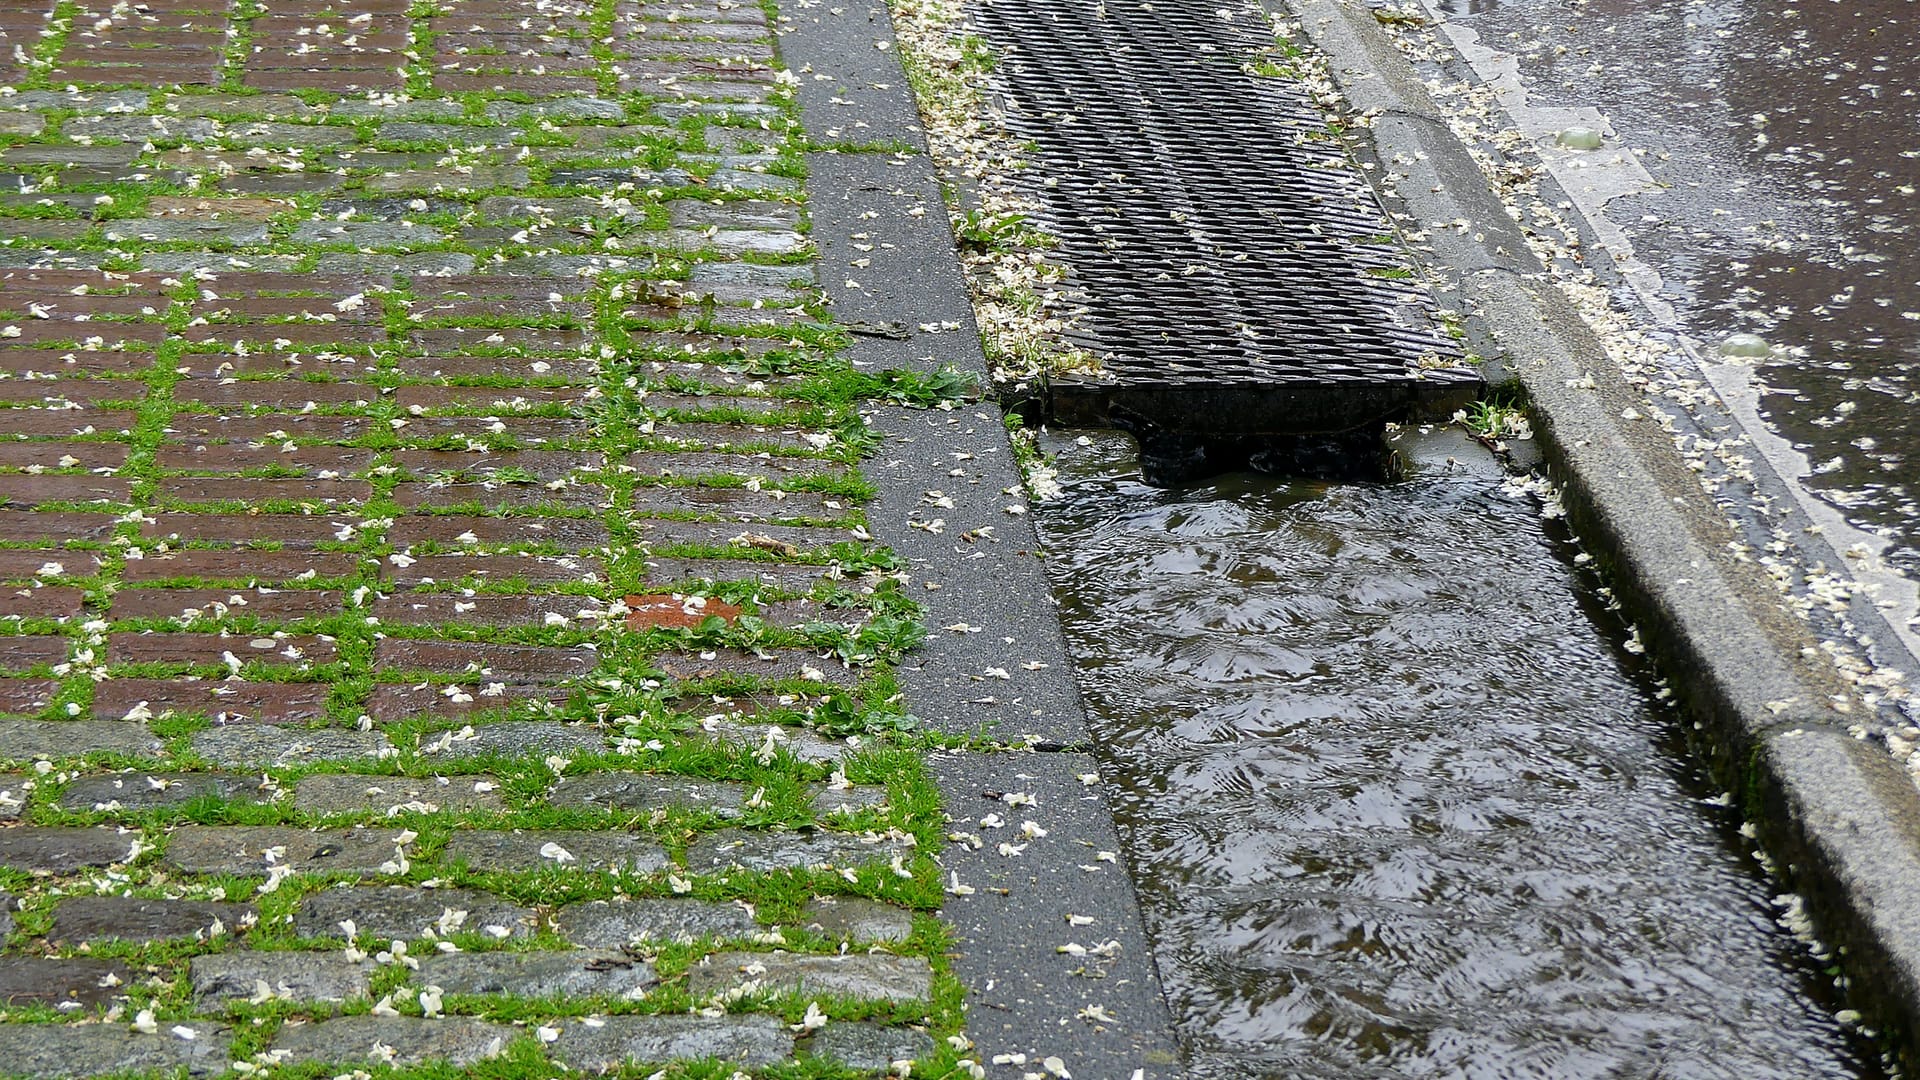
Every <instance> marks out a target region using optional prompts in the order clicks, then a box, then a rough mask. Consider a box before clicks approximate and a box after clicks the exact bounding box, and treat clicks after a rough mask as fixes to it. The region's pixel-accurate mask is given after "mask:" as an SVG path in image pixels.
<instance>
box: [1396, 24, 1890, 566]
mask: <svg viewBox="0 0 1920 1080" xmlns="http://www.w3.org/2000/svg"><path fill="white" fill-rule="evenodd" d="M1433 2H1434V5H1435V7H1436V8H1437V9H1438V10H1440V11H1442V12H1445V13H1446V14H1447V17H1448V18H1449V19H1451V20H1452V21H1454V22H1455V23H1457V24H1459V25H1463V26H1466V27H1468V28H1471V29H1473V30H1475V31H1477V32H1478V33H1479V35H1480V40H1481V42H1482V43H1484V44H1486V45H1488V46H1490V47H1493V48H1496V49H1500V50H1502V51H1505V52H1508V53H1511V54H1513V55H1515V56H1517V57H1518V58H1519V59H1520V71H1521V74H1522V76H1523V78H1524V79H1525V81H1526V84H1527V88H1528V91H1529V100H1530V102H1531V103H1533V104H1539V105H1549V106H1569V107H1573V106H1583V105H1590V106H1594V107H1597V108H1598V109H1600V111H1601V112H1603V113H1604V114H1605V115H1606V116H1607V118H1608V120H1609V121H1611V123H1612V126H1613V128H1614V130H1615V131H1616V132H1617V134H1618V135H1619V137H1620V139H1621V141H1622V142H1623V143H1624V144H1625V145H1627V146H1631V147H1635V148H1639V149H1642V150H1644V151H1645V153H1644V155H1643V156H1642V158H1641V160H1642V163H1643V164H1644V165H1645V167H1646V169H1647V171H1648V172H1649V173H1651V174H1652V176H1653V178H1654V179H1655V181H1656V182H1657V183H1658V184H1660V185H1661V187H1660V190H1658V191H1655V192H1651V193H1647V194H1641V195H1633V196H1628V197H1625V198H1621V199H1616V200H1614V201H1613V202H1611V203H1610V204H1609V205H1608V206H1607V207H1606V211H1605V213H1606V216H1607V217H1608V218H1609V219H1610V220H1612V221H1613V222H1615V223H1616V224H1618V225H1620V226H1621V227H1623V228H1624V229H1625V230H1626V231H1627V233H1628V235H1629V236H1630V237H1631V239H1632V241H1633V244H1634V247H1635V249H1636V251H1637V253H1638V254H1639V255H1640V257H1641V258H1642V259H1644V260H1646V261H1647V262H1649V263H1650V264H1652V266H1653V268H1654V269H1655V270H1657V271H1658V272H1659V273H1660V274H1661V275H1662V277H1663V279H1664V283H1665V286H1666V290H1667V293H1668V295H1669V299H1671V300H1672V302H1673V303H1674V305H1675V307H1676V309H1677V312H1678V314H1679V316H1680V318H1681V320H1682V321H1683V323H1684V324H1685V329H1686V330H1687V331H1688V332H1690V333H1692V334H1695V335H1697V336H1699V337H1700V338H1702V339H1704V340H1707V341H1709V342H1711V341H1717V340H1719V339H1720V338H1722V337H1723V336H1724V335H1726V334H1728V333H1731V332H1735V331H1750V332H1754V333H1758V334H1760V335H1762V336H1763V337H1765V338H1766V339H1767V340H1768V341H1769V342H1771V343H1773V344H1775V345H1777V346H1783V347H1785V348H1786V349H1787V350H1789V353H1790V355H1788V356H1785V357H1777V358H1776V359H1775V360H1773V361H1771V362H1763V364H1764V366H1763V369H1762V370H1761V371H1760V373H1759V374H1760V376H1761V378H1762V380H1763V381H1764V382H1766V383H1767V384H1769V385H1770V386H1771V387H1773V388H1774V390H1775V392H1774V393H1772V394H1769V395H1768V396H1767V397H1766V398H1765V399H1764V413H1765V415H1766V416H1767V418H1768V419H1769V421H1770V422H1771V423H1773V424H1774V425H1775V426H1776V427H1777V428H1778V430H1779V431H1780V432H1781V434H1783V435H1784V436H1786V437H1787V438H1788V439H1790V440H1792V441H1793V442H1794V443H1796V444H1797V445H1798V446H1799V447H1800V448H1801V449H1802V450H1804V451H1805V452H1806V453H1807V455H1808V457H1809V458H1810V460H1811V461H1812V462H1813V468H1814V475H1813V476H1812V477H1811V478H1810V479H1809V481H1808V483H1809V485H1810V486H1811V487H1813V488H1814V489H1815V490H1816V491H1817V492H1819V493H1820V495H1821V496H1822V497H1824V498H1826V499H1829V500H1831V501H1832V502H1834V503H1835V504H1837V505H1839V506H1841V507H1843V508H1845V509H1846V511H1847V512H1848V514H1849V516H1850V517H1851V518H1852V519H1853V520H1854V521H1855V523H1856V524H1858V525H1860V526H1861V527H1863V528H1867V529H1869V530H1872V531H1875V532H1879V533H1881V534H1882V535H1885V536H1888V537H1889V538H1891V539H1893V540H1894V541H1895V544H1894V547H1893V549H1892V550H1890V551H1889V552H1888V556H1887V557H1888V559H1889V561H1890V562H1892V563H1894V564H1895V565H1897V566H1900V567H1902V569H1903V570H1904V571H1905V572H1906V573H1907V574H1908V575H1909V576H1910V577H1920V411H1917V410H1916V409H1915V406H1916V405H1920V262H1917V261H1916V260H1915V258H1914V256H1913V252H1914V249H1915V245H1916V244H1920V193H1917V192H1916V188H1920V4H1916V3H1915V2H1914V0H1848V2H1844V3H1842V2H1834V0H1767V2H1765V3H1743V2H1739V0H1654V2H1646V0H1575V2H1572V3H1567V2H1564V0H1515V2H1506V0H1433Z"/></svg>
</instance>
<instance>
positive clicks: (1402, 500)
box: [1039, 434, 1883, 1080]
mask: <svg viewBox="0 0 1920 1080" xmlns="http://www.w3.org/2000/svg"><path fill="white" fill-rule="evenodd" d="M1047 449H1048V450H1049V451H1050V452H1054V453H1057V454H1059V460H1060V472H1061V482H1062V485H1063V488H1064V491H1065V495H1064V497H1063V498H1061V499H1058V500H1055V501H1053V502H1052V503H1050V504H1048V505H1047V507H1046V508H1045V510H1044V511H1043V512H1042V514H1041V516H1040V518H1039V524H1040V526H1041V533H1042V537H1043V539H1044V541H1045V543H1046V545H1047V548H1048V550H1049V551H1050V552H1051V553H1052V554H1051V556H1050V559H1051V563H1050V565H1051V567H1052V571H1053V576H1054V581H1055V592H1056V595H1057V596H1058V597H1059V600H1060V602H1061V615H1062V619H1063V622H1064V625H1065V628H1066V631H1067V635H1068V640H1069V644H1070V646H1071V650H1072V652H1073V653H1074V655H1075V656H1076V658H1077V662H1078V664H1079V676H1080V682H1081V686H1082V689H1083V691H1084V693H1085V694H1086V697H1087V702H1088V707H1089V713H1090V719H1091V725H1092V731H1093V734H1094V737H1095V743H1096V745H1097V746H1098V747H1099V748H1100V752H1101V753H1102V754H1103V755H1104V761H1103V765H1104V769H1105V771H1106V773H1107V779H1108V781H1109V788H1108V790H1109V792H1110V793H1111V798H1112V801H1113V805H1114V807H1115V810H1116V813H1117V815H1118V817H1119V820H1120V822H1121V825H1122V830H1123V833H1124V834H1125V835H1126V837H1127V839H1128V845H1129V848H1130V857H1131V859H1132V862H1133V865H1134V868H1135V870H1136V874H1135V877H1136V880H1137V881H1138V882H1139V888H1140V892H1141V900H1142V902H1143V905H1144V909H1145V912H1146V916H1147V924H1148V930H1149V933H1150V935H1151V936H1152V937H1153V938H1154V945H1155V953H1156V956H1157V958H1158V961H1159V964H1160V970H1161V976H1162V979H1163V981H1164V983H1165V985H1166V989H1167V992H1168V995H1169V999H1170V1001H1171V1004H1172V1006H1173V1009H1174V1014H1175V1017H1176V1020H1177V1022H1178V1023H1179V1024H1180V1025H1181V1026H1182V1028H1183V1032H1184V1034H1185V1036H1186V1038H1187V1041H1188V1042H1189V1044H1190V1045H1191V1046H1192V1047H1193V1048H1194V1049H1195V1051H1196V1057H1197V1061H1196V1066H1197V1068H1196V1071H1195V1076H1196V1077H1200V1078H1203V1080H1225V1078H1228V1077H1233V1078H1245V1077H1256V1076H1257V1077H1274V1078H1280V1077H1285V1078H1289V1080H1292V1078H1315V1077H1324V1078H1329V1080H1331V1078H1335V1077H1338V1078H1342V1080H1365V1078H1373V1077H1382V1078H1384V1077H1396V1078H1397V1077H1439V1076H1446V1077H1485V1078H1495V1077H1498V1078H1501V1080H1516V1078H1526V1077H1541V1078H1548V1077H1550V1078H1553V1080H1582V1078H1589V1077H1591V1078H1595V1080H1598V1078H1602V1077H1605V1078H1616V1077H1635V1078H1676V1080H1677V1078H1683V1077H1684V1078H1687V1080H1713V1078H1722V1077H1724V1078H1727V1080H1772V1078H1779V1080H1788V1078H1792V1080H1802V1078H1806V1077H1814V1076H1818V1077H1877V1076H1881V1075H1883V1073H1882V1072H1881V1070H1880V1064H1879V1057H1878V1053H1877V1051H1876V1050H1875V1049H1874V1048H1873V1047H1872V1046H1871V1045H1870V1044H1869V1043H1868V1042H1866V1041H1865V1040H1863V1039H1862V1038H1861V1037H1860V1036H1859V1035H1858V1034H1857V1033H1855V1032H1852V1031H1851V1030H1849V1029H1847V1028H1846V1027H1844V1026H1843V1025H1841V1024H1840V1023H1838V1022H1836V1020H1835V1019H1834V1010H1835V1009H1837V1008H1838V1005H1837V1004H1836V1002H1835V1001H1834V999H1833V995H1832V993H1831V987H1830V985H1829V984H1828V983H1827V981H1826V980H1825V978H1824V977H1823V976H1822V974H1821V973H1820V971H1819V964H1818V963H1817V962H1816V961H1815V960H1814V959H1813V958H1812V957H1811V956H1810V955H1809V953H1808V952H1807V951H1806V949H1805V948H1804V947H1802V946H1801V945H1800V944H1799V943H1798V942H1796V941H1795V940H1794V938H1793V937H1792V936H1791V935H1789V934H1788V933H1787V932H1786V931H1784V930H1783V929H1781V926H1780V924H1779V923H1778V922H1777V921H1776V918H1777V917H1778V916H1779V915H1780V914H1781V909H1779V908H1777V907H1776V906H1775V905H1774V904H1773V902H1772V890H1771V889H1770V888H1769V883H1768V882H1767V880H1766V879H1765V878H1763V877H1762V876H1760V875H1759V873H1758V872H1757V868H1756V867H1755V865H1754V864H1753V861H1752V859H1751V858H1750V856H1748V855H1747V854H1746V853H1745V845H1744V844H1743V843H1742V841H1741V838H1740V835H1739V833H1738V831H1737V820H1736V819H1735V818H1734V816H1733V815H1732V813H1731V811H1729V810H1727V809H1726V808H1725V807H1724V805H1722V803H1721V801H1720V800H1719V799H1718V797H1717V796H1716V794H1715V792H1714V790H1713V789H1712V788H1711V787H1709V786H1707V784H1706V782H1705V781H1704V779H1703V778H1702V776H1701V775H1700V773H1699V771H1698V770H1697V769H1696V768H1695V767H1694V766H1692V765H1690V764H1688V763H1687V761H1688V759H1687V757H1686V754H1685V748H1684V746H1683V745H1682V743H1681V740H1680V738H1679V735H1678V730H1679V728H1680V723H1679V721H1678V720H1677V718H1676V716H1675V714H1674V713H1673V712H1672V711H1671V710H1669V709H1668V708H1665V707H1663V706H1661V705H1660V704H1659V703H1658V701H1657V700H1656V699H1655V698H1654V696H1653V695H1652V694H1651V693H1650V691H1651V690H1652V687H1651V686H1650V685H1649V684H1648V683H1647V681H1646V678H1645V675H1644V673H1642V672H1640V671H1639V670H1638V665H1637V664H1636V663H1634V662H1633V661H1634V659H1635V658H1634V657H1633V655H1632V654H1631V653H1629V652H1627V651H1624V649H1623V634H1622V633H1621V631H1620V627H1619V624H1618V622H1617V621H1616V620H1614V619H1612V618H1611V617H1610V616H1608V615H1607V614H1606V612H1605V611H1604V610H1603V605H1602V603H1601V602H1600V598H1599V597H1598V595H1597V593H1596V592H1595V583H1594V581H1593V580H1592V579H1591V578H1590V577H1588V576H1587V575H1586V574H1585V573H1584V572H1583V571H1580V570H1578V569H1577V567H1576V566H1575V565H1574V562H1573V559H1574V557H1575V555H1574V550H1573V548H1572V546H1571V544H1570V542H1569V541H1568V540H1567V539H1566V538H1565V536H1564V535H1563V534H1562V533H1561V532H1560V531H1559V530H1557V529H1555V528H1553V527H1551V526H1552V524H1553V523H1551V522H1548V523H1543V522H1542V520H1541V518H1540V516H1539V514H1538V512H1537V510H1536V507H1535V505H1534V503H1533V501H1532V500H1531V499H1529V498H1527V497H1525V496H1524V495H1522V494H1520V493H1517V492H1514V491H1511V490H1508V489H1506V488H1505V487H1503V484H1502V481H1501V478H1500V476H1499V475H1498V471H1497V470H1496V469H1492V468H1491V467H1490V466H1489V465H1487V464H1485V463H1482V464H1478V465H1475V466H1472V467H1465V466H1457V467H1453V468H1446V467H1439V468H1435V469H1430V470H1428V471H1427V472H1425V473H1422V474H1420V475H1419V476H1417V477H1416V478H1415V479H1413V480H1411V481H1408V482H1403V483H1397V484H1390V485H1328V484H1320V483H1304V482H1295V483H1289V482H1284V481H1280V480H1276V479H1273V478H1271V477H1262V476H1256V475H1251V474H1232V475H1227V476H1222V477H1218V478H1215V479H1213V480H1210V481H1207V482H1204V483H1200V484H1196V485H1192V486H1188V487H1185V488H1176V489H1163V488H1154V487H1149V486H1147V485H1145V484H1143V483H1142V482H1140V480H1139V479H1138V478H1137V476H1138V473H1137V463H1136V460H1135V458H1134V455H1133V450H1132V444H1131V442H1130V441H1129V440H1128V439H1127V438H1125V437H1124V436H1119V435H1113V434H1096V435H1088V436H1085V437H1084V438H1083V440H1081V441H1076V440H1075V439H1073V438H1071V437H1055V438H1053V440H1052V442H1051V444H1050V445H1049V446H1048V447H1047ZM1454 450H1455V448H1451V447H1447V446H1445V445H1442V446H1441V447H1440V449H1439V450H1438V452H1437V453H1432V452H1429V453H1428V455H1427V456H1428V457H1429V458H1430V459H1432V460H1435V461H1438V462H1444V461H1445V459H1446V455H1447V454H1448V453H1449V452H1454ZM1472 456H1473V455H1470V454H1464V453H1463V454H1460V458H1461V460H1462V461H1466V460H1468V459H1469V458H1471V457H1472Z"/></svg>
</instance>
